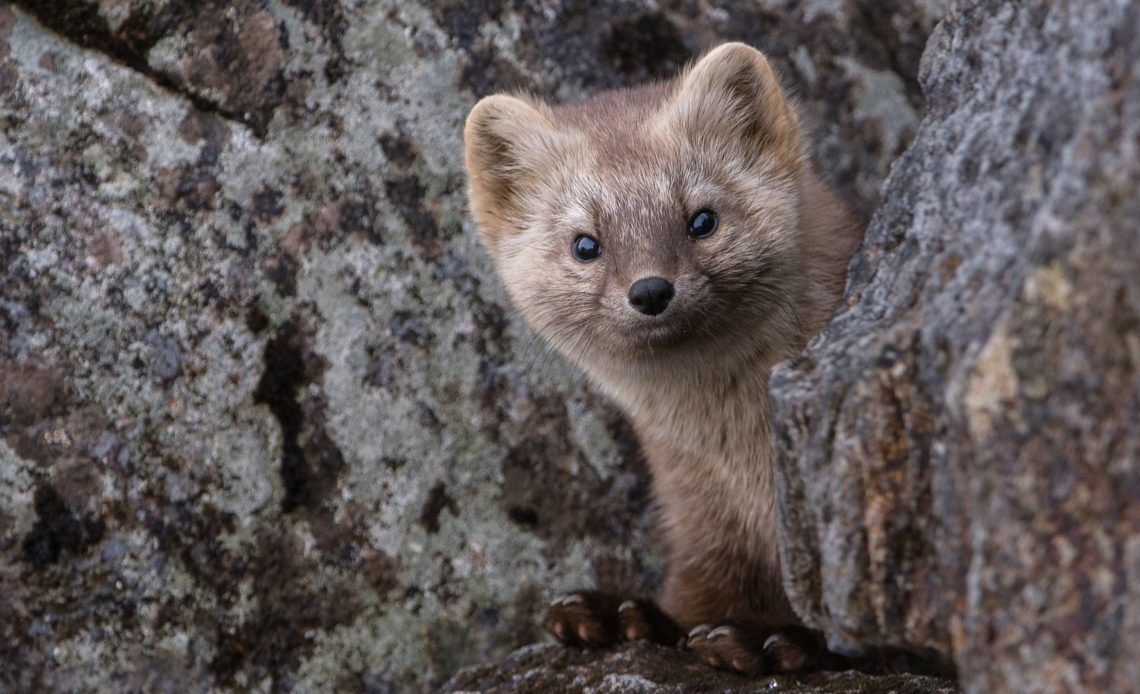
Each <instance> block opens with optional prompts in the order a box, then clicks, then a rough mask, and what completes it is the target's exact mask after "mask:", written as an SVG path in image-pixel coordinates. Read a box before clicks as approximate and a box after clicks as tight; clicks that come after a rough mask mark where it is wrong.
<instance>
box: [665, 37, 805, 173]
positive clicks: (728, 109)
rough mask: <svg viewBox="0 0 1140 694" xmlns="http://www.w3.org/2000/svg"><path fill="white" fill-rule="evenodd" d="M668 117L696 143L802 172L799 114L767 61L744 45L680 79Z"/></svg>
mask: <svg viewBox="0 0 1140 694" xmlns="http://www.w3.org/2000/svg"><path fill="white" fill-rule="evenodd" d="M668 113H669V117H670V118H672V119H673V123H674V124H676V125H678V126H680V128H681V132H684V133H687V134H688V136H689V137H690V138H691V139H692V140H694V141H698V142H702V143H708V144H712V143H716V144H720V145H723V146H726V147H727V148H728V150H727V151H728V152H740V153H741V154H743V155H744V156H745V157H748V160H749V161H751V160H754V159H755V158H757V157H759V156H761V155H764V154H768V155H775V156H777V157H779V158H780V161H781V162H782V163H783V162H784V161H785V160H786V161H787V163H789V164H795V165H797V166H798V163H799V161H800V159H801V155H802V149H801V144H800V126H799V120H798V119H797V118H796V113H795V110H794V109H793V108H792V105H791V103H790V102H789V101H788V99H787V97H785V96H784V92H783V90H781V89H780V83H779V80H777V79H776V75H775V73H773V72H772V67H771V66H770V65H769V64H768V59H767V58H765V57H764V54H763V53H761V52H760V51H758V50H756V49H755V48H752V47H751V46H746V45H745V44H743V43H726V44H724V45H722V46H719V47H717V48H716V49H714V50H713V51H712V52H710V53H708V54H707V55H706V56H705V57H703V58H701V59H700V60H699V61H698V62H697V64H696V65H694V66H693V67H692V68H691V69H690V70H689V71H688V73H687V74H685V76H684V77H683V78H682V79H681V85H680V87H679V89H678V91H677V93H676V95H675V96H674V98H673V100H672V103H671V104H670V106H669V107H668Z"/></svg>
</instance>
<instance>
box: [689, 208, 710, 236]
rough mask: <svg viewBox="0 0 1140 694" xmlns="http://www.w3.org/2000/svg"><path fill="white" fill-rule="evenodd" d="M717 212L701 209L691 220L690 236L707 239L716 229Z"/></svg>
mask: <svg viewBox="0 0 1140 694" xmlns="http://www.w3.org/2000/svg"><path fill="white" fill-rule="evenodd" d="M716 227H717V221H716V212H713V211H712V210H701V211H700V212H698V213H696V214H695V215H693V218H692V219H690V220H689V238H691V239H706V238H708V237H710V236H712V235H713V232H714V231H716Z"/></svg>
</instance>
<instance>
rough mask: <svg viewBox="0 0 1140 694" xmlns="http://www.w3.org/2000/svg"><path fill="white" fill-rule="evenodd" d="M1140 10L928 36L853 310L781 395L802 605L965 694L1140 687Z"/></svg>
mask: <svg viewBox="0 0 1140 694" xmlns="http://www.w3.org/2000/svg"><path fill="white" fill-rule="evenodd" d="M1138 26H1140V6H1138V5H1137V4H1136V3H1127V2H1110V1H1105V0H1089V1H1087V2H1072V3H1054V2H1025V3H1005V2H997V1H988V0H987V1H971V2H963V3H959V4H957V5H955V6H954V7H953V8H952V9H951V11H950V14H949V17H948V19H947V20H946V21H945V22H944V23H943V24H941V25H939V27H938V29H937V30H936V31H935V33H934V35H933V36H932V38H931V40H930V44H929V46H928V48H927V52H926V54H925V56H924V59H923V72H922V75H921V81H922V84H923V87H924V91H925V94H926V96H927V99H928V107H929V114H928V115H927V116H926V118H925V119H924V120H923V123H922V125H921V127H920V128H919V132H918V135H917V137H916V139H915V142H914V144H913V146H912V147H911V149H910V150H908V152H907V153H906V154H905V155H904V156H903V157H902V158H901V159H900V160H899V161H898V162H896V163H895V165H894V168H893V169H892V174H891V177H890V179H889V180H888V182H887V184H886V186H885V189H884V190H885V201H884V206H883V208H882V209H881V210H880V211H879V212H878V214H877V216H876V217H875V219H874V221H873V223H872V225H871V228H870V230H869V232H868V236H867V242H866V245H865V247H864V249H863V251H862V252H861V253H860V255H859V256H858V257H857V259H856V260H855V261H854V264H853V271H852V276H851V280H850V285H849V292H848V306H847V308H846V310H845V311H843V312H842V313H841V315H840V316H839V317H838V318H837V319H836V320H835V321H834V322H833V323H832V324H831V326H830V327H829V328H828V329H827V331H826V332H825V334H824V335H823V336H822V337H821V338H820V339H818V340H817V341H816V342H814V344H813V346H812V347H811V348H810V350H809V352H808V355H807V356H806V358H804V359H802V360H801V361H800V362H799V363H797V364H794V365H793V366H792V367H790V368H788V369H787V370H785V371H783V373H781V374H779V375H778V376H777V377H776V379H775V387H774V400H775V403H776V408H777V415H776V416H777V438H778V441H779V447H780V458H781V459H780V464H779V470H780V475H779V479H780V483H781V507H782V512H783V514H784V521H785V523H784V526H785V527H784V540H785V542H784V547H783V549H784V556H785V559H786V560H787V573H786V578H787V579H788V586H789V590H790V591H791V594H792V598H793V602H794V603H795V604H796V606H797V608H799V609H800V610H801V611H802V614H803V615H804V616H805V617H806V618H808V619H809V621H810V622H811V623H813V624H815V625H817V626H819V627H822V628H825V629H827V630H828V632H829V634H830V636H831V638H832V641H833V642H834V643H836V644H838V645H844V644H846V645H850V644H853V643H855V642H860V641H864V642H865V641H876V640H878V641H892V642H909V643H913V644H921V645H926V646H933V647H937V648H940V649H942V650H943V651H944V652H948V653H952V654H953V655H954V657H955V658H956V659H957V662H958V666H959V669H960V672H961V674H962V677H963V686H964V687H965V688H966V689H968V690H971V691H978V692H990V691H1010V692H1029V691H1061V690H1070V691H1134V690H1135V688H1136V686H1137V683H1138V682H1140V669H1138V668H1140V665H1138V664H1140V638H1138V636H1140V599H1138V598H1140V504H1138V503H1137V499H1140V272H1138V269H1140V221H1138V220H1140V198H1138V197H1137V195H1136V193H1137V191H1138V190H1140V76H1138V73H1137V70H1138V69H1140V38H1138V35H1137V33H1136V28H1137V27H1138Z"/></svg>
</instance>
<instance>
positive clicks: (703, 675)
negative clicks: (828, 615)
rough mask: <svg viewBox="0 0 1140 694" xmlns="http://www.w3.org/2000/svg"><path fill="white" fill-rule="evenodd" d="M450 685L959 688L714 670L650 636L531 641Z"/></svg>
mask: <svg viewBox="0 0 1140 694" xmlns="http://www.w3.org/2000/svg"><path fill="white" fill-rule="evenodd" d="M443 690H444V691H446V692H518V693H533V694H545V693H546V692H590V693H594V694H642V693H643V692H654V693H655V694H690V693H691V694H702V693H703V692H720V693H721V694H746V693H748V692H794V693H795V694H831V693H832V692H834V693H836V694H840V693H842V694H890V693H892V692H893V693H894V694H955V693H956V692H957V691H958V688H957V687H956V686H954V684H953V683H952V682H948V681H947V680H942V679H937V678H934V677H916V676H913V675H883V676H871V675H864V674H861V673H858V672H851V671H847V672H821V673H814V674H810V675H798V676H783V677H757V678H748V677H742V676H740V675H736V674H733V673H728V672H722V671H718V670H713V669H712V668H709V667H707V666H705V665H704V664H703V663H701V662H700V661H699V660H698V659H697V657H696V656H694V655H692V654H691V653H678V652H677V651H675V650H673V649H671V648H664V647H662V646H656V645H653V644H649V643H635V644H625V645H622V646H621V647H618V648H613V649H609V650H605V651H582V650H578V649H572V648H566V647H564V646H557V645H534V646H526V647H524V648H521V649H519V650H518V651H516V652H515V653H512V654H511V655H510V656H509V657H507V659H506V660H504V661H503V662H502V663H501V664H499V665H497V666H482V667H471V668H468V669H465V670H463V671H461V672H460V673H459V674H457V675H456V676H455V677H454V678H452V679H451V681H449V682H447V683H446V684H445V685H444V687H443Z"/></svg>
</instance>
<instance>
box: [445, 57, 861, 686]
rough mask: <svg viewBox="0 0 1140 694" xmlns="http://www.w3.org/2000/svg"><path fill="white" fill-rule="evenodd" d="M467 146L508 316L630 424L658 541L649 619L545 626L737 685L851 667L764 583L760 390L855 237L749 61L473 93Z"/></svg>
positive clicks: (570, 614)
mask: <svg viewBox="0 0 1140 694" xmlns="http://www.w3.org/2000/svg"><path fill="white" fill-rule="evenodd" d="M464 135H465V158H466V165H467V171H468V176H469V184H470V187H469V196H470V203H471V211H472V214H473V216H474V218H475V221H476V223H477V225H478V227H479V230H480V233H481V235H482V239H483V241H484V243H485V245H486V247H487V248H488V250H489V251H490V254H491V257H492V259H493V261H494V263H495V267H496V269H497V271H498V273H499V275H500V277H501V278H502V281H503V283H504V285H505V286H506V288H507V291H508V293H509V294H510V297H511V300H512V301H513V302H514V304H515V305H516V306H517V307H518V309H519V311H520V313H521V314H522V315H523V317H524V318H525V320H526V321H527V322H528V323H529V324H530V325H531V326H532V327H533V328H534V329H535V330H536V331H537V332H538V333H539V334H540V335H542V336H543V337H544V338H545V339H547V340H548V341H550V343H551V344H552V345H553V346H554V347H555V348H557V349H558V350H559V351H561V352H562V353H563V354H564V355H566V356H567V357H568V358H569V359H570V360H571V361H572V362H574V363H575V364H577V365H578V366H580V367H581V368H582V369H583V370H585V371H586V373H587V374H588V375H589V376H590V377H591V378H592V379H593V381H594V382H595V383H597V384H598V386H600V388H601V389H602V390H603V391H604V392H605V393H607V394H608V395H609V396H610V397H611V398H613V400H614V401H615V402H617V403H618V405H619V406H620V407H621V408H622V409H623V411H624V412H625V413H626V415H627V416H628V417H629V419H630V421H631V422H632V423H633V426H634V428H635V430H636V431H637V434H638V437H639V440H640V442H641V444H642V447H643V449H644V452H645V455H646V458H647V460H648V461H649V464H650V468H651V470H652V474H653V489H654V494H655V496H656V499H657V502H658V504H659V506H660V514H661V522H662V524H663V527H664V531H665V535H666V538H667V540H668V543H669V547H670V562H669V569H668V573H667V577H666V580H665V584H664V587H663V589H662V591H661V594H660V596H659V597H658V600H657V603H656V604H654V603H652V602H650V601H646V600H632V601H631V600H627V599H625V597H628V596H625V597H619V596H611V595H607V594H604V593H599V592H596V591H580V592H576V593H573V594H571V596H570V597H563V598H560V599H558V600H555V601H554V603H553V604H552V605H551V606H550V610H549V615H548V627H549V629H550V630H551V632H552V633H554V634H555V635H556V636H557V637H558V638H559V639H561V640H563V641H566V642H568V643H576V644H593V645H604V644H608V643H613V642H615V641H617V640H620V639H629V638H650V639H653V640H656V641H659V642H661V643H668V644H670V645H672V644H676V643H678V642H680V643H682V644H683V645H686V646H688V647H689V648H692V649H693V650H695V651H696V652H698V653H699V654H700V655H701V656H702V657H704V658H705V659H706V660H707V661H708V662H709V663H711V664H713V665H716V666H719V667H727V668H732V669H736V670H740V671H742V672H750V673H756V672H781V671H803V670H810V669H819V668H825V667H844V666H846V665H848V664H849V663H848V662H847V661H846V660H845V659H843V658H840V657H839V656H836V655H834V654H831V653H828V652H827V649H826V647H825V645H824V643H823V639H822V636H821V635H819V634H818V633H816V632H811V631H809V630H806V629H804V628H803V627H802V625H801V624H800V622H799V620H798V618H797V617H796V615H795V613H794V612H793V611H792V609H791V606H790V605H789V604H788V601H787V598H786V597H785V595H784V591H783V587H782V585H781V572H780V563H779V555H778V551H777V539H776V532H777V530H776V510H775V499H774V493H773V482H772V469H771V466H772V451H771V448H772V447H771V432H770V420H769V405H768V376H769V372H770V370H771V368H772V366H773V365H774V364H775V363H776V362H778V361H780V360H781V359H784V358H786V357H788V356H790V355H792V354H795V353H797V352H798V351H800V350H801V349H802V348H803V347H804V345H805V344H806V342H807V340H808V339H809V338H810V337H811V336H812V335H814V334H815V333H816V332H818V331H819V330H820V329H821V328H822V326H823V325H824V323H825V322H826V321H827V319H828V318H829V317H830V315H831V314H832V313H833V311H834V309H835V306H836V304H837V302H838V300H839V298H840V296H841V294H842V290H843V285H844V281H845V277H846V267H847V263H848V261H849V260H850V258H851V255H852V254H853V253H854V250H855V248H856V246H857V245H858V244H859V242H860V239H861V234H862V232H861V229H860V228H859V226H858V225H857V224H856V223H855V222H854V220H853V217H852V215H851V214H850V213H849V212H848V210H847V209H846V208H845V207H844V205H843V204H841V202H840V201H839V198H838V196H837V195H836V194H835V193H834V192H833V191H832V190H831V189H830V188H828V187H827V186H826V185H825V184H824V183H823V182H822V181H821V180H820V178H819V177H818V176H817V174H816V173H815V172H814V170H813V168H812V165H811V163H810V162H809V161H808V159H807V157H806V155H805V150H804V135H803V133H802V132H801V128H800V125H799V119H798V118H797V115H796V112H795V109H794V108H793V106H792V104H791V102H790V101H789V100H788V98H787V97H786V96H785V94H784V92H783V90H782V89H781V88H780V84H779V81H778V80H777V78H776V76H775V74H774V73H773V71H772V69H771V67H770V66H769V64H768V61H767V59H765V57H764V56H763V55H762V54H761V53H759V52H758V51H756V50H755V49H753V48H750V47H748V46H745V45H743V44H738V43H731V44H726V45H723V46H720V47H719V48H717V49H715V50H713V51H712V52H710V53H709V54H707V55H706V56H705V57H704V58H702V59H701V60H699V61H698V62H697V63H696V64H695V65H693V66H692V67H691V68H690V69H689V70H687V71H686V72H685V73H683V74H682V75H680V76H678V77H677V78H675V79H673V80H671V81H668V82H663V83H659V84H652V85H648V86H645V87H641V88H638V89H632V90H623V91H614V92H606V93H603V94H599V95H597V96H595V97H594V98H592V99H590V100H588V101H586V102H584V103H580V104H571V105H562V106H552V105H549V104H546V103H543V102H541V101H539V100H536V99H533V98H530V97H527V96H509V95H495V96H491V97H487V98H485V99H483V100H482V101H480V102H479V103H478V104H477V105H476V106H475V108H474V109H473V110H472V111H471V114H470V116H469V117H468V119H467V125H466V129H465V133H464ZM658 605H659V606H660V607H658ZM701 625H706V626H701ZM694 628H695V629H694ZM689 630H693V631H692V633H690V634H689V636H688V637H686V636H685V634H686V632H689Z"/></svg>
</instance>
